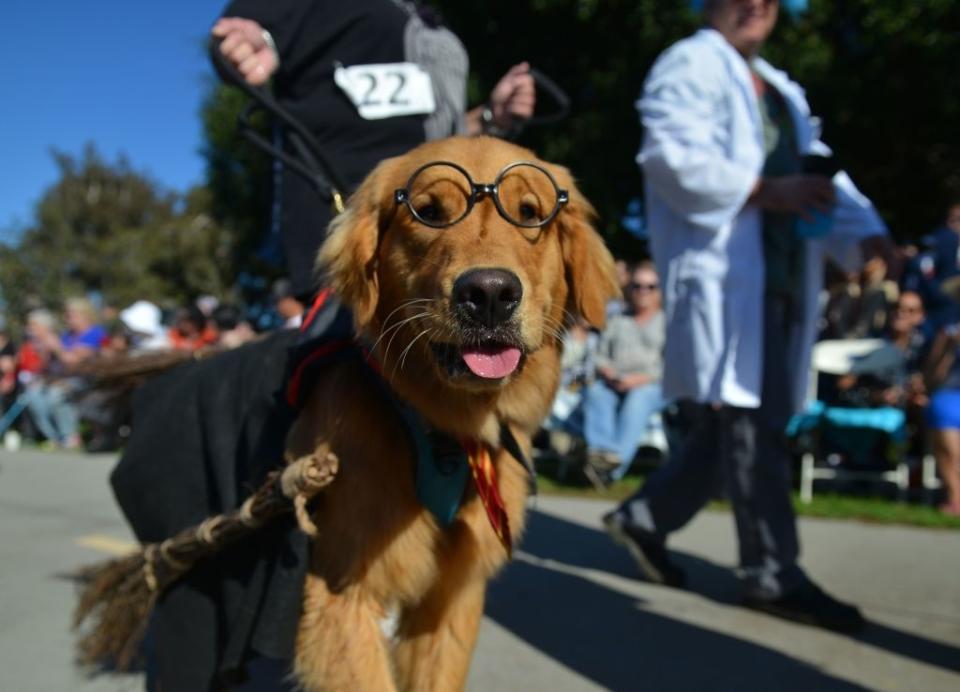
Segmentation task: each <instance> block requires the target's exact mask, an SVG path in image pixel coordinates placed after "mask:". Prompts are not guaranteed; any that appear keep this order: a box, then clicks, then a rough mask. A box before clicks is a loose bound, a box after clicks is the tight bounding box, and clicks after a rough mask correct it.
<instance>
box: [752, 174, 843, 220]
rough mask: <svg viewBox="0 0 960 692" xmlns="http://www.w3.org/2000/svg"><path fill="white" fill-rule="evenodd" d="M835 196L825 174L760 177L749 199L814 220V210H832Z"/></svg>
mask: <svg viewBox="0 0 960 692" xmlns="http://www.w3.org/2000/svg"><path fill="white" fill-rule="evenodd" d="M835 199H836V195H835V193H834V191H833V183H832V182H831V181H830V179H829V178H827V177H825V176H822V175H785V176H781V177H776V178H761V179H760V180H759V181H757V185H756V187H754V189H753V194H752V195H751V196H750V201H751V202H753V203H754V204H756V205H757V206H759V207H762V208H763V209H768V210H770V211H776V212H781V213H785V214H798V215H799V216H800V217H801V218H803V219H804V220H805V221H813V215H812V212H813V211H815V210H816V211H821V212H823V213H825V214H826V213H829V211H830V208H831V207H832V206H833V203H834V201H835Z"/></svg>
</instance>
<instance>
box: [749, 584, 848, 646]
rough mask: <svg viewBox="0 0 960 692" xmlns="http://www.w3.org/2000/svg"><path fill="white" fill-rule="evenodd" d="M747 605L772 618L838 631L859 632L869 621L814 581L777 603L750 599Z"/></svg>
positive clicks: (798, 588)
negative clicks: (774, 616)
mask: <svg viewBox="0 0 960 692" xmlns="http://www.w3.org/2000/svg"><path fill="white" fill-rule="evenodd" d="M743 604H744V605H745V606H746V607H748V608H752V609H754V610H759V611H762V612H764V613H768V614H770V615H776V616H777V617H781V618H785V619H787V620H793V621H794V622H802V623H804V624H806V625H813V626H815V627H823V628H825V629H828V630H834V631H835V632H847V633H850V632H856V631H857V630H859V629H861V628H862V627H863V626H864V625H865V624H866V622H867V621H866V620H865V619H864V617H863V615H862V614H861V613H860V609H859V608H857V607H856V606H853V605H849V604H847V603H843V602H842V601H838V600H837V599H835V598H834V597H833V596H831V595H830V594H828V593H826V592H825V591H824V590H823V589H821V588H820V587H819V586H817V585H816V584H814V583H813V582H811V581H807V582H805V583H804V584H802V585H801V586H799V587H797V588H796V589H794V590H793V591H790V592H789V593H786V594H784V595H783V596H781V597H780V598H777V599H775V600H772V601H771V600H765V599H762V598H755V597H747V598H745V599H744V602H743Z"/></svg>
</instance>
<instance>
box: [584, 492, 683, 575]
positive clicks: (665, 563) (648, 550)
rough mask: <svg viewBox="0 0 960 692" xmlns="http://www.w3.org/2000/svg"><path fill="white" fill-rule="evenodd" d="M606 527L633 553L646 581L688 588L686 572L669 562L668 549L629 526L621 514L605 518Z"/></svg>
mask: <svg viewBox="0 0 960 692" xmlns="http://www.w3.org/2000/svg"><path fill="white" fill-rule="evenodd" d="M603 525H604V526H605V527H606V529H607V533H608V534H610V537H611V538H613V540H614V541H616V542H617V543H619V544H620V545H622V546H624V547H625V548H626V549H627V550H628V551H629V552H630V555H631V557H633V559H634V560H635V561H636V563H637V567H639V568H640V573H641V574H643V576H644V577H645V578H646V579H647V581H649V582H651V583H653V584H662V585H663V586H672V587H674V588H676V589H682V588H683V587H684V586H685V585H686V583H687V575H686V573H685V572H684V571H683V570H682V569H681V568H679V567H677V566H676V565H675V564H673V562H671V561H670V554H669V553H668V552H667V548H666V546H664V544H663V543H662V542H661V541H658V540H656V539H655V538H652V537H650V536H648V535H646V534H644V533H643V532H642V531H639V530H637V529H635V528H633V527H632V526H630V525H629V524H628V523H627V521H626V518H625V517H624V516H623V514H622V513H621V512H620V511H618V510H614V511H613V512H610V513H609V514H606V515H604V517H603Z"/></svg>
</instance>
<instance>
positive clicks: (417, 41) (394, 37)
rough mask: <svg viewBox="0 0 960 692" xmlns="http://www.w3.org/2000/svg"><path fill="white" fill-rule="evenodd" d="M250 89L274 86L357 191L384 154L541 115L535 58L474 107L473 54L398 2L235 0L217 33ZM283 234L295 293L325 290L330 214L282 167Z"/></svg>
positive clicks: (495, 130) (424, 14)
mask: <svg viewBox="0 0 960 692" xmlns="http://www.w3.org/2000/svg"><path fill="white" fill-rule="evenodd" d="M211 33H212V34H213V36H215V37H218V38H221V39H222V43H221V45H220V50H221V52H222V53H223V54H224V55H225V56H226V57H227V58H228V59H229V60H230V61H231V62H232V63H233V64H234V65H235V66H236V67H237V68H238V70H239V71H240V73H241V74H242V75H243V77H244V78H245V79H246V80H247V81H248V82H249V83H250V84H252V85H255V86H260V85H264V84H267V83H268V82H270V83H271V86H272V88H273V91H274V94H275V96H276V98H277V100H278V101H279V102H280V104H281V105H282V106H284V107H285V108H287V109H288V110H289V111H290V113H291V114H292V115H293V116H294V117H296V118H297V119H299V120H300V121H301V122H303V123H304V124H305V125H306V126H307V127H308V128H309V129H310V131H311V132H312V133H313V134H314V136H315V137H316V139H317V142H318V144H319V145H320V147H321V148H322V150H323V152H324V154H325V156H326V157H327V158H328V160H329V162H330V164H331V166H332V167H333V168H334V169H335V170H336V171H337V173H338V175H339V176H340V177H341V178H342V179H343V180H344V183H345V184H346V185H347V187H348V190H347V191H346V192H349V191H350V190H351V189H353V188H354V187H356V186H357V185H359V183H360V181H361V180H362V179H363V178H364V177H365V176H366V174H367V173H368V172H370V171H371V170H372V169H373V167H374V166H375V165H376V164H377V163H378V162H379V161H381V160H382V159H384V158H388V157H391V156H396V155H399V154H401V153H403V152H405V151H407V150H409V149H411V148H413V147H414V146H416V145H417V144H420V143H422V142H424V141H426V140H427V139H434V138H439V137H445V136H449V135H453V134H481V133H488V134H502V133H506V132H508V131H509V130H510V129H511V128H513V127H514V126H515V125H516V124H517V123H518V122H522V121H523V120H526V119H528V118H529V117H530V116H531V115H532V114H533V109H534V104H535V98H536V92H535V88H534V81H533V77H532V76H531V74H530V67H529V65H528V64H527V63H520V64H519V65H515V66H513V67H512V68H511V69H510V70H509V71H508V72H507V73H506V74H505V75H504V76H503V78H502V79H501V80H500V81H499V82H498V83H497V85H496V86H495V87H494V89H493V91H492V92H491V94H490V98H489V100H488V102H487V103H486V104H484V105H483V106H479V107H477V108H474V109H473V110H471V111H469V112H467V111H466V79H467V69H468V59H467V53H466V51H465V50H464V48H463V46H462V44H461V43H460V41H459V40H458V39H457V37H456V36H455V35H454V34H453V33H452V32H450V31H449V30H448V29H446V28H444V27H443V26H442V25H441V24H440V23H439V21H438V20H437V19H436V17H435V15H433V14H432V13H430V12H428V11H425V10H424V9H423V8H420V7H419V6H418V5H416V4H415V3H412V2H401V1H400V0H352V1H351V2H349V3H344V2H332V1H331V0H270V1H269V2H267V1H265V0H233V2H231V3H230V4H229V5H228V6H227V8H226V10H225V11H224V16H223V18H221V19H220V20H219V21H218V22H217V23H216V24H215V25H214V26H213V29H212V30H211ZM277 184H278V185H279V190H275V195H277V194H278V195H279V197H278V199H279V202H280V204H279V209H278V208H277V205H275V209H277V211H278V213H279V215H280V216H279V228H280V230H281V240H282V243H283V246H284V254H285V256H286V261H287V270H288V273H289V275H290V279H291V281H292V282H293V290H294V293H295V294H296V295H298V296H300V297H303V298H306V297H308V296H309V294H310V293H312V292H313V290H314V289H315V288H316V283H317V279H316V277H315V275H314V257H315V255H316V251H317V249H318V247H319V245H320V243H321V241H322V240H323V237H324V234H325V233H324V232H325V228H326V225H327V223H328V222H329V220H330V218H331V210H330V208H329V206H328V205H327V204H326V203H324V202H323V201H322V200H321V199H319V197H318V196H317V194H316V193H315V192H314V191H313V189H312V188H311V187H310V186H309V185H308V184H307V183H306V182H305V181H303V180H302V179H301V178H300V177H299V176H297V175H296V174H287V173H286V172H284V174H283V175H282V176H280V177H279V179H278V181H277Z"/></svg>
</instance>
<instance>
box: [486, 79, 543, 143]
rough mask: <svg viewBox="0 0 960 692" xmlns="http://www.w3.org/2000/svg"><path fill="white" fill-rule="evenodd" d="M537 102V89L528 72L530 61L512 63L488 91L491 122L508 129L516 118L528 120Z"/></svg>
mask: <svg viewBox="0 0 960 692" xmlns="http://www.w3.org/2000/svg"><path fill="white" fill-rule="evenodd" d="M536 103H537V89H536V86H535V84H534V81H533V75H531V74H530V63H527V62H522V63H520V64H519V65H514V66H513V67H511V68H510V69H509V70H507V73H506V74H505V75H503V77H501V78H500V81H499V82H497V85H496V86H495V87H493V91H491V92H490V111H491V112H492V114H493V124H494V125H496V126H497V127H499V128H500V129H503V130H509V129H510V128H511V127H512V126H513V125H514V123H516V122H517V121H518V120H520V121H522V120H529V119H530V118H531V117H532V116H533V110H534V108H535V107H536Z"/></svg>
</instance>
